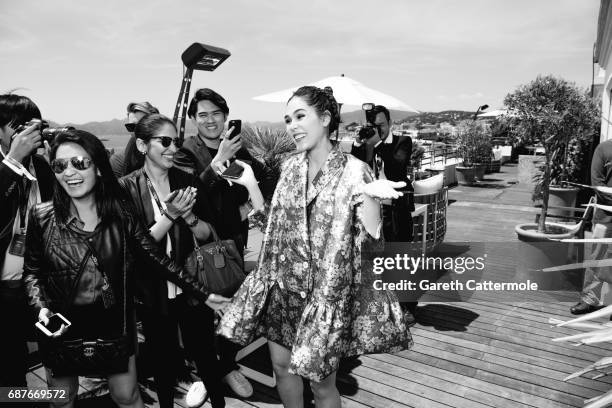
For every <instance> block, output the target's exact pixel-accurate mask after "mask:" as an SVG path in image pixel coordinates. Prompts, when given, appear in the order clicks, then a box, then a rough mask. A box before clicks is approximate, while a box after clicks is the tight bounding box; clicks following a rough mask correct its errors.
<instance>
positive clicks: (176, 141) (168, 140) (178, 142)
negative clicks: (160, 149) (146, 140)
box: [151, 136, 183, 147]
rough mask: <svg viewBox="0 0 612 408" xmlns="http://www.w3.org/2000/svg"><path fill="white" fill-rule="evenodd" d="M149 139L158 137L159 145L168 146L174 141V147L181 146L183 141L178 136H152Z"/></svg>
mask: <svg viewBox="0 0 612 408" xmlns="http://www.w3.org/2000/svg"><path fill="white" fill-rule="evenodd" d="M151 139H159V140H160V141H161V145H162V146H164V147H170V144H171V143H174V145H175V146H176V147H181V146H182V145H183V141H182V140H181V139H179V138H178V137H170V136H153V137H152V138H151Z"/></svg>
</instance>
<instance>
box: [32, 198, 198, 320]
mask: <svg viewBox="0 0 612 408" xmlns="http://www.w3.org/2000/svg"><path fill="white" fill-rule="evenodd" d="M98 228H99V229H100V230H99V231H98V233H97V234H95V236H96V239H95V240H94V241H93V242H90V245H92V247H94V249H95V250H96V251H97V253H98V254H97V258H98V259H101V260H102V261H103V262H104V263H105V268H104V269H105V273H106V274H107V275H108V278H109V281H110V285H111V287H112V289H113V293H114V295H115V299H116V301H117V302H123V301H124V299H125V300H126V301H127V303H128V304H129V305H131V304H132V302H133V286H134V284H133V270H134V266H135V263H136V262H139V263H143V264H145V265H147V266H148V271H149V273H151V274H152V276H153V277H157V276H162V277H163V279H167V280H169V281H171V282H173V283H175V284H177V285H178V286H179V287H181V289H183V290H184V291H187V292H189V293H193V294H194V295H195V296H197V297H198V298H200V299H202V300H206V297H207V295H208V294H207V293H206V290H205V289H204V288H202V287H201V285H200V284H198V283H197V282H196V281H194V280H193V279H192V278H191V277H189V276H188V275H187V274H185V276H183V273H182V272H183V271H182V268H179V267H177V266H176V265H175V264H174V263H173V262H172V261H170V259H168V257H166V256H165V254H164V253H163V251H161V250H160V248H159V246H158V245H157V244H156V242H155V241H154V240H153V238H151V236H150V235H149V234H148V232H147V230H145V229H144V227H143V226H142V223H141V222H139V221H138V220H137V219H136V218H135V217H134V216H133V215H130V214H127V213H126V212H124V214H122V220H117V221H113V222H111V223H109V224H106V225H104V224H100V225H98V227H97V229H96V231H97V230H98ZM90 256H91V251H90V249H89V246H88V245H87V243H86V242H85V240H84V239H83V237H82V232H79V231H77V230H75V229H74V227H73V226H72V225H66V224H63V223H62V222H61V221H60V220H58V219H57V217H56V215H55V210H54V208H53V203H52V202H46V203H42V204H39V205H37V206H35V207H34V208H32V210H31V212H30V220H29V224H28V232H27V237H26V253H25V264H24V272H23V282H24V286H25V290H26V294H27V296H28V298H29V304H30V305H31V306H32V307H33V309H34V311H35V312H36V313H37V314H38V312H39V311H40V309H41V308H48V309H50V310H51V311H53V312H61V311H65V310H67V309H68V308H69V307H70V306H71V304H72V300H73V299H74V297H75V295H76V294H75V293H74V291H75V290H76V288H77V285H78V282H79V277H80V274H81V273H82V271H83V268H84V265H85V261H87V260H88V259H89V258H90ZM109 265H110V266H115V267H111V268H107V267H106V266H109Z"/></svg>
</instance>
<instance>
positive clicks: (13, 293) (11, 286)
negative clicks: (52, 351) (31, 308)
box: [0, 281, 36, 387]
mask: <svg viewBox="0 0 612 408" xmlns="http://www.w3.org/2000/svg"><path fill="white" fill-rule="evenodd" d="M0 322H2V327H3V328H4V329H5V330H6V331H5V333H3V334H2V335H0V362H1V363H0V365H1V366H2V367H1V368H0V387H10V386H13V387H14V386H25V385H27V383H26V371H27V356H28V350H27V344H26V338H27V333H28V332H30V330H31V329H32V328H33V327H34V323H36V320H35V318H34V317H33V316H32V315H31V313H28V309H27V303H26V296H25V291H24V289H23V286H22V285H21V282H20V281H17V282H13V281H0Z"/></svg>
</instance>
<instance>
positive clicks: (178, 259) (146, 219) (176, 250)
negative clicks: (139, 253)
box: [119, 167, 219, 314]
mask: <svg viewBox="0 0 612 408" xmlns="http://www.w3.org/2000/svg"><path fill="white" fill-rule="evenodd" d="M168 181H169V183H170V190H171V191H174V190H178V189H183V188H185V187H188V186H195V187H197V188H198V194H197V197H196V203H195V205H194V207H193V209H192V211H193V213H194V214H195V215H196V216H197V217H198V218H199V219H201V220H202V221H206V222H213V221H214V219H215V218H219V217H215V216H214V215H213V213H212V212H211V209H210V205H209V203H208V200H207V198H206V192H205V191H204V188H203V186H202V185H201V183H200V180H199V179H198V178H197V177H196V176H194V175H193V174H190V173H186V172H184V171H182V170H180V169H177V168H175V167H172V168H170V169H169V170H168ZM119 184H120V185H121V186H122V187H123V188H124V190H125V192H126V193H127V194H128V196H129V197H130V198H131V200H132V205H133V207H134V212H133V214H134V216H136V217H138V218H139V219H140V220H141V221H142V223H143V224H144V225H145V226H146V227H150V226H151V225H153V224H155V214H154V210H153V204H152V202H151V193H150V192H149V188H148V187H147V182H146V177H145V172H144V169H143V168H140V169H138V170H136V171H134V172H132V173H130V174H129V175H127V176H125V177H122V178H121V179H120V180H119ZM168 235H169V236H170V241H171V243H172V253H171V259H172V260H173V261H174V262H175V263H176V264H177V265H181V266H182V265H183V264H184V263H185V259H186V258H187V257H188V256H189V254H190V253H191V252H192V251H193V233H192V232H191V229H190V228H189V227H187V225H186V224H185V222H184V221H183V220H182V219H180V218H179V219H178V220H177V222H175V223H174V225H173V226H172V228H170V230H169V231H168ZM166 239H167V238H164V239H162V240H161V241H160V242H158V243H157V245H159V247H160V248H162V249H163V248H166ZM147 275H149V276H147ZM136 282H137V288H136V298H137V299H138V300H139V301H141V302H142V303H144V304H145V305H147V306H150V307H156V308H157V309H158V310H159V312H160V313H163V314H166V313H167V300H168V299H167V298H168V286H167V285H166V280H165V279H158V278H151V276H150V274H149V271H148V270H147V268H146V266H143V267H140V265H139V266H137V267H136Z"/></svg>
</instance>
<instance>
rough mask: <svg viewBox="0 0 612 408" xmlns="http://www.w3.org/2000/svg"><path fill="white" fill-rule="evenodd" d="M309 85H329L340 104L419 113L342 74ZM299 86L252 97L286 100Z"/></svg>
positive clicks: (399, 101)
mask: <svg viewBox="0 0 612 408" xmlns="http://www.w3.org/2000/svg"><path fill="white" fill-rule="evenodd" d="M309 85H313V86H316V87H319V88H325V87H326V86H330V87H331V88H332V89H333V91H334V97H335V98H336V101H338V103H339V104H341V105H356V106H361V105H362V104H364V103H374V104H376V105H384V106H385V107H387V108H388V109H395V110H401V111H407V112H415V113H419V111H418V110H416V109H414V108H413V107H411V106H410V105H408V104H407V103H405V102H403V101H401V100H399V99H397V98H394V97H393V96H390V95H387V94H385V93H382V92H380V91H377V90H374V89H372V88H368V87H367V86H365V85H364V84H362V83H361V82H358V81H355V80H354V79H351V78H349V77H346V76H344V74H342V75H341V76H333V77H329V78H325V79H322V80H320V81H317V82H314V83H311V84H309ZM300 86H301V85H300ZM300 86H295V87H293V88H288V89H284V90H282V91H278V92H272V93H269V94H265V95H260V96H255V97H254V98H253V99H255V100H257V101H264V102H287V100H288V99H289V98H290V97H291V95H293V92H295V91H296V90H297V89H298V88H299V87H300Z"/></svg>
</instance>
